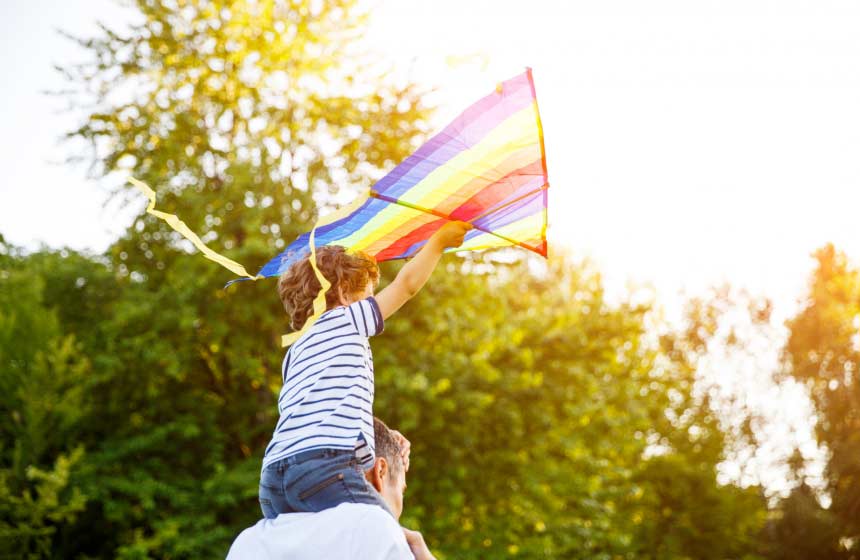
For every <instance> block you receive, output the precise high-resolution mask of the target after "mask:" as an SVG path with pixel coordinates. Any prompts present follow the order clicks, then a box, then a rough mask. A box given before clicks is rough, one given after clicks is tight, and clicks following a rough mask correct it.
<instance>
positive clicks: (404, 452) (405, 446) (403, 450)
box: [391, 430, 412, 471]
mask: <svg viewBox="0 0 860 560" xmlns="http://www.w3.org/2000/svg"><path fill="white" fill-rule="evenodd" d="M391 432H392V434H393V435H394V439H396V440H397V442H398V443H399V444H400V458H401V459H402V460H403V470H405V471H408V470H409V450H410V449H411V448H412V444H411V443H409V440H408V439H406V438H405V437H404V436H403V434H401V433H400V432H398V431H397V430H391Z"/></svg>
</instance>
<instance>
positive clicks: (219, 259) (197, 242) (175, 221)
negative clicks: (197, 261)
mask: <svg viewBox="0 0 860 560" xmlns="http://www.w3.org/2000/svg"><path fill="white" fill-rule="evenodd" d="M128 182H129V183H131V184H132V185H134V186H135V187H137V188H138V189H140V190H141V192H143V194H145V195H146V197H147V198H148V199H149V204H148V205H147V206H146V212H147V214H151V215H153V216H155V217H156V218H160V219H162V220H164V221H165V222H167V225H169V226H170V227H172V228H173V229H175V230H176V231H177V232H179V234H180V235H182V237H184V238H185V239H187V240H188V241H190V242H191V243H193V244H194V246H195V247H197V249H198V250H199V251H200V252H201V253H203V256H205V257H206V258H207V259H209V260H211V261H215V262H216V263H218V264H220V265H221V266H223V267H224V268H226V269H227V270H229V271H230V272H232V273H233V274H237V275H239V276H244V277H245V278H248V279H249V280H259V279H260V278H264V276H252V275H250V274H248V271H247V270H245V267H244V266H242V265H241V264H239V263H237V262H236V261H233V260H230V259H228V258H227V257H225V256H224V255H219V254H218V253H216V252H215V251H213V250H212V249H210V248H209V247H207V246H206V244H205V243H203V241H202V240H201V239H200V238H199V237H198V236H197V234H196V233H194V232H193V231H191V229H190V228H189V227H188V226H187V225H185V222H183V221H182V220H180V219H179V218H177V217H176V215H175V214H167V213H166V212H161V211H159V210H156V209H155V191H154V190H152V189H151V188H149V185H147V184H146V183H144V182H143V181H138V180H137V179H135V178H134V177H129V178H128Z"/></svg>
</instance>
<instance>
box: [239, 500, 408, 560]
mask: <svg viewBox="0 0 860 560" xmlns="http://www.w3.org/2000/svg"><path fill="white" fill-rule="evenodd" d="M285 557H289V558H299V559H305V558H308V559H311V558H313V559H316V558H323V557H329V558H334V557H342V558H348V557H352V558H367V559H371V560H411V559H412V554H411V552H410V550H409V545H408V544H407V543H406V537H405V535H404V534H403V530H402V529H401V528H400V525H399V524H398V523H397V521H395V520H394V518H393V517H392V516H391V515H390V514H389V513H388V512H387V511H385V510H384V509H382V508H381V507H379V506H375V505H370V504H351V503H344V504H340V505H339V506H337V507H334V508H330V509H326V510H323V511H321V512H319V513H285V514H281V515H279V516H278V517H277V518H275V519H263V520H260V521H259V522H257V523H256V524H255V525H253V526H252V527H249V528H247V529H245V530H244V531H242V533H240V534H239V536H238V537H237V538H236V541H235V542H234V543H233V546H232V547H231V549H230V554H229V555H228V556H227V558H228V560H242V559H245V558H249V559H250V558H254V559H259V558H285Z"/></svg>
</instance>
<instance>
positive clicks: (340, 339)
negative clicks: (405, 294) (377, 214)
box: [263, 297, 383, 469]
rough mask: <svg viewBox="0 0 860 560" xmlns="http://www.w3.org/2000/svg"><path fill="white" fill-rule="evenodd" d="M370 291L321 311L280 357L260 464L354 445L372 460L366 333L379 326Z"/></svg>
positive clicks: (370, 372) (370, 383)
mask: <svg viewBox="0 0 860 560" xmlns="http://www.w3.org/2000/svg"><path fill="white" fill-rule="evenodd" d="M382 329H383V322H382V313H381V312H380V310H379V305H378V304H377V303H376V300H375V299H373V298H372V297H369V298H367V299H363V300H360V301H357V302H355V303H353V304H352V305H350V306H348V307H336V308H335V309H330V310H329V311H326V312H325V313H323V314H322V315H321V316H320V318H319V319H318V320H317V322H316V323H314V325H313V326H312V327H311V328H310V329H309V330H308V332H306V333H305V334H304V335H303V336H302V337H301V338H300V339H299V340H297V341H296V342H295V343H294V344H293V345H292V346H290V348H289V350H287V355H286V356H285V357H284V364H283V367H282V368H281V375H282V378H283V380H284V385H283V387H281V393H280V395H279V397H278V412H279V413H280V418H279V419H278V424H277V426H275V432H274V434H273V435H272V441H271V443H269V446H268V447H267V448H266V453H265V455H264V457H263V468H264V469H265V468H266V467H267V466H268V465H270V464H272V463H274V462H275V461H279V460H280V459H283V458H284V457H289V456H291V455H295V454H296V453H300V452H302V451H309V450H312V449H355V453H356V456H357V457H358V458H359V460H360V461H361V463H362V465H368V464H369V463H371V462H372V461H373V460H374V440H373V356H372V355H371V353H370V344H369V342H368V340H367V339H368V337H371V336H373V335H376V334H379V333H381V332H382Z"/></svg>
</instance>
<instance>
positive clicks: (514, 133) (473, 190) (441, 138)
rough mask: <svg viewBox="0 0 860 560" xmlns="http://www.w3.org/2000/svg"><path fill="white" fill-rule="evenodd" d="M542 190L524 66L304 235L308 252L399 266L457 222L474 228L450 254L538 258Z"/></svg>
mask: <svg viewBox="0 0 860 560" xmlns="http://www.w3.org/2000/svg"><path fill="white" fill-rule="evenodd" d="M548 187H549V184H548V183H547V171H546V156H545V150H544V143H543V129H542V127H541V121H540V115H539V113H538V106H537V97H536V96H535V88H534V81H533V80H532V73H531V69H527V70H526V71H525V72H524V73H522V74H520V75H519V76H516V77H514V78H512V79H510V80H507V81H505V82H502V83H500V84H499V85H498V86H497V87H496V90H495V91H494V92H493V93H491V94H490V95H488V96H486V97H484V98H483V99H481V100H480V101H478V102H477V103H475V104H474V105H472V106H471V107H469V108H468V109H466V110H465V111H464V112H463V113H462V114H461V115H460V116H458V117H457V118H456V119H454V121H453V122H452V123H451V124H449V125H448V126H447V127H446V128H445V129H444V130H442V131H441V132H440V133H438V134H437V135H436V136H434V137H433V138H431V139H430V140H429V141H428V142H427V143H426V144H424V145H423V146H421V147H420V148H419V149H418V150H417V151H416V152H415V153H414V154H412V155H411V156H409V157H408V158H406V160H405V161H404V162H403V163H401V164H400V165H398V166H397V167H396V168H394V170H393V171H391V172H390V173H389V174H388V175H386V176H385V177H383V178H382V179H381V180H380V181H379V182H377V183H376V184H375V185H374V186H373V187H371V189H370V191H369V192H366V193H364V194H362V195H361V196H360V197H359V198H358V199H356V200H355V201H353V203H352V204H350V205H349V206H350V210H352V211H351V212H350V213H349V214H348V215H344V212H342V211H341V212H337V216H336V218H337V219H335V220H331V219H330V217H328V216H327V218H329V219H327V220H325V222H326V223H325V224H323V223H319V224H318V225H317V227H316V228H314V232H315V238H316V239H315V245H316V246H324V245H342V246H344V247H346V248H347V249H349V250H352V251H363V252H364V253H366V254H368V255H370V256H372V257H374V258H375V259H376V260H377V261H386V260H392V259H403V258H408V257H411V256H413V255H415V253H417V252H418V251H419V250H420V249H421V247H423V245H424V244H425V243H426V242H427V240H428V239H429V238H430V236H431V235H433V233H434V232H435V231H436V230H438V229H439V228H441V227H442V225H443V224H445V222H447V221H451V220H459V221H464V222H468V223H470V224H472V226H473V227H474V229H472V230H471V231H469V232H468V233H467V234H466V238H465V240H464V242H463V244H462V245H461V246H460V247H458V248H457V249H453V250H454V251H466V250H477V249H490V248H498V247H509V246H519V247H523V248H525V249H528V250H530V251H534V252H535V253H538V254H540V255H542V256H544V257H546V249H547V246H546V223H547V189H548ZM342 210H343V209H342ZM332 217H335V216H332ZM312 233H313V232H312ZM310 236H311V233H305V234H302V235H301V236H299V237H298V239H296V240H295V241H294V242H293V243H292V244H290V246H289V247H287V248H286V249H285V250H284V251H283V252H282V253H280V254H279V255H278V256H277V257H275V258H274V259H272V260H271V261H269V262H268V263H267V264H266V265H265V266H264V267H263V268H262V269H261V270H260V272H259V273H258V275H257V277H268V276H278V275H280V274H281V273H283V272H284V271H286V270H287V269H288V268H289V267H290V266H291V265H292V264H293V263H295V262H297V261H299V260H301V259H304V258H307V256H308V254H309V252H310V251H309V249H308V243H309V241H310V239H311V237H310Z"/></svg>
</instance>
